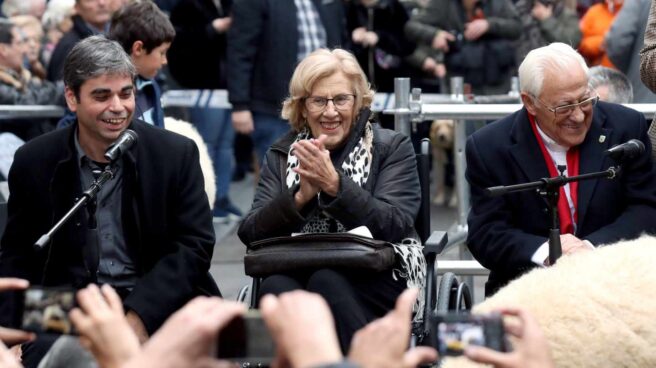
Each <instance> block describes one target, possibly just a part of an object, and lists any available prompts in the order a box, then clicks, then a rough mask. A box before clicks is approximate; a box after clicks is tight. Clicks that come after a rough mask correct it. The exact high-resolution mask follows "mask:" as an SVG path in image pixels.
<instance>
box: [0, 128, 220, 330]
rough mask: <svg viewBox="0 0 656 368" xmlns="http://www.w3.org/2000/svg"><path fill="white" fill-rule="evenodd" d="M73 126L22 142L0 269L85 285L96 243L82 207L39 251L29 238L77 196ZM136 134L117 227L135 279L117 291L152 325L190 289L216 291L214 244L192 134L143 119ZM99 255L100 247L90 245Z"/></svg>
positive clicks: (51, 282) (36, 279) (35, 280)
mask: <svg viewBox="0 0 656 368" xmlns="http://www.w3.org/2000/svg"><path fill="white" fill-rule="evenodd" d="M75 127H76V125H72V126H69V127H67V128H64V129H61V130H57V131H54V132H52V133H49V134H46V135H43V136H41V137H39V138H36V139H34V140H33V141H30V142H29V143H27V144H25V145H24V146H23V147H21V148H20V149H19V150H18V151H17V152H16V156H15V159H14V163H13V166H12V167H11V171H10V173H9V187H10V192H11V195H10V198H9V203H8V223H7V227H6V231H5V233H4V237H3V238H2V243H1V250H2V252H1V253H0V274H1V275H2V276H15V277H22V278H26V279H28V280H30V282H31V283H32V284H43V285H46V286H59V285H69V286H74V287H83V286H85V285H86V284H88V283H92V282H96V275H95V274H93V273H92V272H90V271H89V270H90V269H97V262H98V260H97V258H95V261H94V249H91V247H89V246H86V244H85V239H86V236H85V231H86V228H87V215H86V211H85V210H84V209H82V210H81V211H79V212H78V214H77V216H76V217H75V218H73V219H72V220H71V221H70V222H68V223H67V224H66V225H65V226H64V227H63V228H62V229H61V230H60V231H59V232H58V233H57V234H56V235H55V236H54V238H53V241H52V242H51V243H49V244H48V245H46V247H45V248H44V249H42V250H41V251H39V252H36V251H34V249H33V248H32V244H34V242H35V241H36V240H37V239H38V238H39V236H41V235H42V234H44V233H45V232H46V231H48V230H49V229H50V227H51V226H53V225H54V223H55V222H56V221H58V220H59V219H60V218H61V217H62V216H63V215H64V213H65V212H66V211H68V209H69V208H70V207H71V206H72V205H73V203H74V201H75V199H76V198H78V197H80V194H81V191H82V188H81V183H80V173H79V165H78V163H77V155H76V151H75V147H74V141H73V134H74V132H75ZM130 128H131V129H134V131H135V132H137V134H138V135H139V142H138V144H137V146H136V147H133V148H132V149H131V151H129V152H128V153H127V154H126V155H124V157H123V163H124V170H123V175H124V176H123V183H124V186H123V202H122V210H123V213H122V216H123V230H124V234H125V237H126V239H125V240H126V244H127V245H128V247H130V248H131V249H132V250H134V254H136V258H137V259H136V264H137V267H138V270H137V272H138V276H139V281H138V282H137V284H136V286H135V287H134V289H133V290H132V292H131V293H130V294H128V295H127V297H125V299H124V304H125V307H126V308H127V309H129V310H133V311H134V312H136V313H137V314H138V315H139V317H140V318H141V320H142V321H143V323H144V325H145V327H146V329H147V330H148V332H149V333H151V334H152V333H153V332H154V331H155V330H156V329H157V328H158V327H159V326H160V325H161V324H162V322H164V320H165V319H166V318H167V317H168V316H169V315H170V314H171V313H173V312H174V311H176V310H177V309H179V308H180V307H181V306H182V305H183V304H184V303H186V302H187V301H188V300H189V299H191V298H192V297H193V296H195V295H199V294H218V288H217V287H216V285H215V284H214V281H213V280H212V279H211V277H210V276H209V274H208V270H209V266H210V261H211V258H212V252H213V248H214V230H213V226H212V215H211V212H210V208H209V204H208V201H207V196H206V194H205V191H204V188H203V174H202V172H201V169H200V165H199V161H198V160H199V159H198V148H197V146H196V145H195V144H194V143H193V142H192V141H191V140H189V139H186V138H183V137H181V136H179V135H177V134H174V133H171V132H168V131H166V130H163V129H159V128H155V127H153V126H150V125H148V124H146V123H143V122H140V121H136V120H135V121H133V122H132V124H131V126H130ZM96 256H97V253H96Z"/></svg>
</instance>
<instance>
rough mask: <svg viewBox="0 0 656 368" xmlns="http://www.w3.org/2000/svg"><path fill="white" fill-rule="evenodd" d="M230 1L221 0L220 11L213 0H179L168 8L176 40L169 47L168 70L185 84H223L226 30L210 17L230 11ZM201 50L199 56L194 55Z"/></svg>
mask: <svg viewBox="0 0 656 368" xmlns="http://www.w3.org/2000/svg"><path fill="white" fill-rule="evenodd" d="M231 6H232V1H230V0H222V1H221V11H219V9H218V8H217V7H216V5H215V4H214V1H212V0H185V1H180V2H178V3H177V5H176V6H175V7H174V8H173V10H172V11H171V23H172V24H173V26H174V27H175V32H176V34H175V40H173V43H172V44H171V48H170V49H169V51H168V54H167V55H168V56H167V57H168V62H169V70H170V71H171V75H173V78H175V80H176V82H178V83H179V84H180V86H182V87H184V88H195V89H225V88H226V81H225V80H226V75H225V69H226V66H225V64H226V44H227V41H226V33H218V32H216V30H215V29H214V27H212V21H213V20H214V19H216V18H222V17H226V16H229V15H230V8H231ZM200 53H202V55H200V56H202V57H195V56H196V55H197V54H200Z"/></svg>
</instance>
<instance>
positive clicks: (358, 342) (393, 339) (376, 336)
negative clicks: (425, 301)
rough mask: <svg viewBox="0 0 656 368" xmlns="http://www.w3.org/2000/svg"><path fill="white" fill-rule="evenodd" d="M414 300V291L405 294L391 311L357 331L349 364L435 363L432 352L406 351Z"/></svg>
mask: <svg viewBox="0 0 656 368" xmlns="http://www.w3.org/2000/svg"><path fill="white" fill-rule="evenodd" d="M415 299H417V289H408V290H405V291H404V292H403V293H402V294H401V295H400V296H399V298H398V299H397V300H396V307H395V308H394V310H392V311H391V312H389V313H388V314H387V315H386V316H385V317H383V318H379V319H377V320H375V321H373V322H371V323H369V324H368V325H366V326H365V327H363V328H362V329H361V330H359V331H358V332H357V333H356V334H355V336H354V337H353V341H352V342H351V351H350V352H349V360H351V361H353V362H355V363H357V364H359V365H360V366H361V367H363V368H387V367H389V368H396V367H408V368H409V367H415V366H417V365H419V364H422V363H430V362H433V361H435V360H437V352H436V351H435V349H433V348H429V347H418V348H413V349H410V350H409V351H406V349H407V348H408V343H409V342H410V327H411V323H410V322H411V319H412V305H413V304H414V302H415Z"/></svg>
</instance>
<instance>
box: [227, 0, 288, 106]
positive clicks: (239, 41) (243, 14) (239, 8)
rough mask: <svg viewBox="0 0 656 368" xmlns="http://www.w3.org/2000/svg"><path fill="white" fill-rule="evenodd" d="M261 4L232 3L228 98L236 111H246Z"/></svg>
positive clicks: (252, 0) (259, 0) (256, 1)
mask: <svg viewBox="0 0 656 368" xmlns="http://www.w3.org/2000/svg"><path fill="white" fill-rule="evenodd" d="M263 3H264V1H262V0H241V1H235V3H234V5H233V8H232V25H231V26H230V30H229V31H228V75H229V76H230V77H229V78H228V98H229V100H230V103H231V104H232V106H233V109H234V110H236V111H239V110H248V109H249V104H250V99H251V86H252V83H251V82H252V81H251V78H252V75H253V69H254V68H255V55H256V53H257V49H258V40H259V38H260V35H261V33H262V27H263V16H264V15H263V13H264V9H263V7H264V4H263ZM292 16H293V15H292Z"/></svg>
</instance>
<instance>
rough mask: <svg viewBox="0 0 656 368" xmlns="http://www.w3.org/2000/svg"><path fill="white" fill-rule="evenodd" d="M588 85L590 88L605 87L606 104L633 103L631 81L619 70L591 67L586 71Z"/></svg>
mask: <svg viewBox="0 0 656 368" xmlns="http://www.w3.org/2000/svg"><path fill="white" fill-rule="evenodd" d="M588 84H589V85H590V87H591V88H597V87H600V86H607V87H608V97H607V98H606V101H607V102H613V103H620V104H624V103H631V102H632V101H633V86H632V85H631V81H630V80H629V78H627V77H626V75H624V73H622V72H620V71H619V70H615V69H612V68H607V67H605V66H595V67H592V68H590V70H589V71H588Z"/></svg>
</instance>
